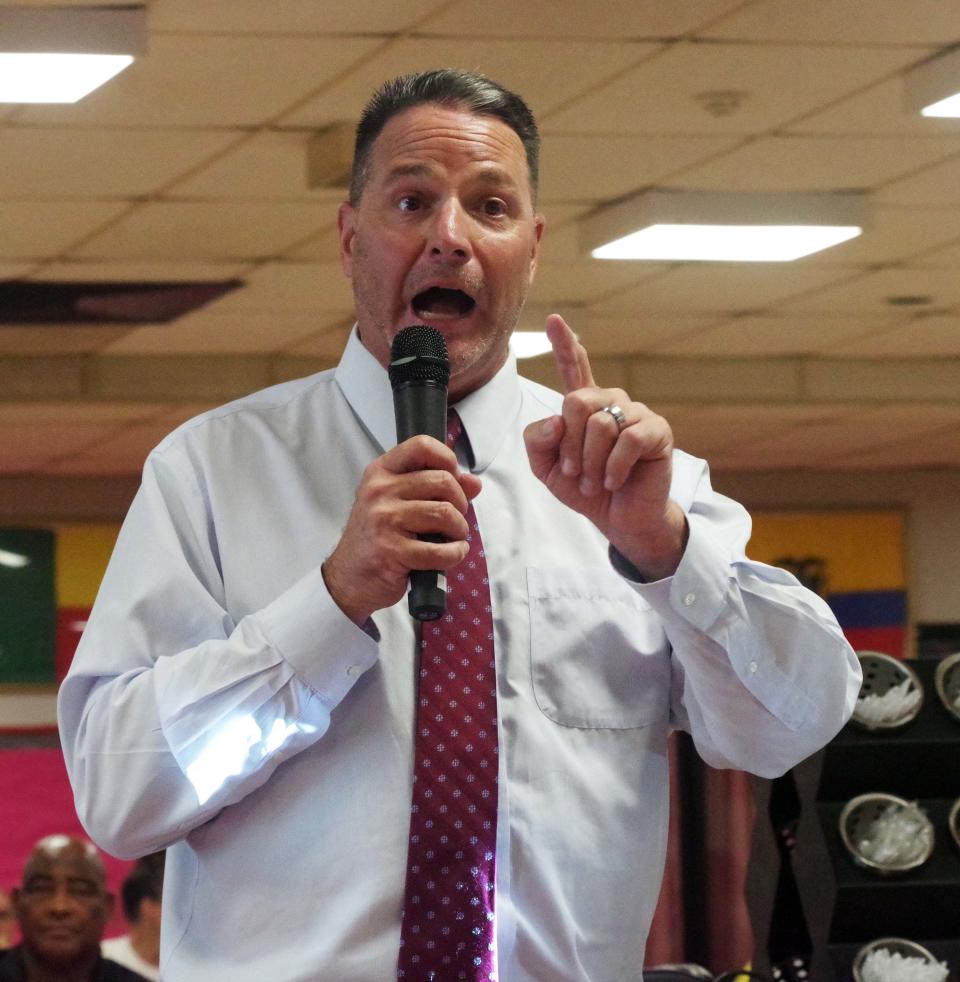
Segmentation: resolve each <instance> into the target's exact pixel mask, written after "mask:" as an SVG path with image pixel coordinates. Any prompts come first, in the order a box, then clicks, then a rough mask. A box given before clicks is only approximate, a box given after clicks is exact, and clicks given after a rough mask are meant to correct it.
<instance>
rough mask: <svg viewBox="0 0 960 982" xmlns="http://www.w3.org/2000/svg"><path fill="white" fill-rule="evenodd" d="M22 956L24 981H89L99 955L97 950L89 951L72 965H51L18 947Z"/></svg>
mask: <svg viewBox="0 0 960 982" xmlns="http://www.w3.org/2000/svg"><path fill="white" fill-rule="evenodd" d="M20 952H21V955H22V956H23V967H24V969H25V971H24V976H25V978H26V982H90V980H91V979H92V977H93V967H94V965H96V963H97V960H98V959H99V957H100V952H99V951H91V952H89V953H88V954H85V955H83V956H82V957H80V958H78V959H77V960H76V961H75V962H74V963H73V964H72V965H62V964H57V965H51V964H48V963H47V962H43V961H41V960H40V959H39V958H37V957H36V956H35V955H34V954H33V953H32V952H30V951H28V950H27V949H26V948H21V949H20Z"/></svg>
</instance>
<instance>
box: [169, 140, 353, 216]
mask: <svg viewBox="0 0 960 982" xmlns="http://www.w3.org/2000/svg"><path fill="white" fill-rule="evenodd" d="M312 135H313V134H312V132H310V131H307V130H270V131H269V132H265V133H257V134H255V135H254V136H252V137H251V138H250V139H248V140H244V141H243V142H242V143H240V144H238V145H237V146H236V147H235V148H234V149H232V150H230V151H229V152H228V153H226V154H224V155H222V156H221V157H218V158H217V159H215V160H214V161H213V162H212V163H211V164H210V165H209V166H208V167H204V168H203V169H201V170H199V171H198V172H197V173H195V174H193V175H191V176H190V177H188V178H186V179H185V180H183V181H179V182H178V183H177V184H176V185H175V186H174V187H173V188H171V189H170V190H169V191H168V192H167V196H168V197H172V198H203V199H206V200H212V201H217V200H224V199H230V198H258V199H262V200H284V199H295V200H301V201H313V202H325V203H328V204H329V207H330V215H331V221H333V220H334V218H335V216H336V211H337V205H338V204H339V203H340V202H341V201H343V200H344V198H345V197H346V189H345V188H318V189H311V188H309V187H308V186H307V143H308V142H309V140H310V138H311V136H312Z"/></svg>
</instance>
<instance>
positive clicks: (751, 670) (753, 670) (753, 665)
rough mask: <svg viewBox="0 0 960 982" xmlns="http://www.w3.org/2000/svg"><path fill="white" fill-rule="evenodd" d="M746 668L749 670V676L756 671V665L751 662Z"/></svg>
mask: <svg viewBox="0 0 960 982" xmlns="http://www.w3.org/2000/svg"><path fill="white" fill-rule="evenodd" d="M748 667H749V668H750V674H751V675H753V673H754V672H756V670H757V663H756V662H755V661H752V662H750V665H749V666H748Z"/></svg>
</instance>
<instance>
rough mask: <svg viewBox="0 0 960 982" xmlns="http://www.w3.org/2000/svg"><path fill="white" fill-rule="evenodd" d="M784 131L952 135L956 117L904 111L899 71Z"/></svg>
mask: <svg viewBox="0 0 960 982" xmlns="http://www.w3.org/2000/svg"><path fill="white" fill-rule="evenodd" d="M786 132H788V133H802V134H809V135H814V136H815V135H818V134H837V133H839V134H841V135H845V136H900V137H903V136H904V135H906V134H914V135H915V136H954V135H956V133H957V125H956V120H950V119H928V118H927V117H925V116H921V115H920V113H918V112H916V111H914V110H908V109H907V108H906V107H905V105H904V101H903V78H902V76H901V74H899V73H898V74H897V75H895V76H894V77H893V78H887V79H884V80H883V81H881V82H877V84H876V85H872V86H870V88H868V89H866V90H865V91H863V92H856V93H854V94H853V95H851V96H849V97H847V98H845V99H842V100H841V101H840V102H838V103H836V104H834V105H829V106H827V107H826V108H824V109H822V110H820V111H818V112H814V113H811V114H810V115H808V116H806V117H805V118H803V119H801V120H799V121H798V122H796V123H792V124H791V125H790V126H789V127H787V129H786Z"/></svg>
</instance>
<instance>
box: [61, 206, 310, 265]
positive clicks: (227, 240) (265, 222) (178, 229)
mask: <svg viewBox="0 0 960 982" xmlns="http://www.w3.org/2000/svg"><path fill="white" fill-rule="evenodd" d="M327 220H328V214H327V209H326V208H325V207H324V206H321V205H304V204H293V203H286V202H269V203H268V202H251V201H234V202H223V203H207V202H173V201H163V202H152V203H148V204H145V205H143V206H142V207H140V208H137V209H136V210H135V211H132V212H131V213H130V215H128V216H126V217H124V219H123V220H122V221H120V222H118V223H117V224H116V225H114V226H113V227H111V228H109V229H107V230H106V231H104V232H103V233H101V234H100V235H98V236H96V237H95V238H93V239H91V240H90V241H89V242H87V243H86V244H85V245H83V246H82V247H81V248H79V249H76V250H73V252H72V253H71V258H78V259H109V260H127V261H129V260H151V259H153V260H157V259H170V260H175V261H182V260H185V259H210V260H223V261H229V260H244V259H256V258H267V257H270V256H273V255H276V254H277V253H279V252H281V251H283V250H285V249H289V248H290V247H291V246H293V245H294V244H295V243H296V242H298V241H299V240H301V239H305V238H307V237H308V236H311V235H314V234H316V232H317V229H319V228H321V227H323V226H324V225H325V224H326V222H327Z"/></svg>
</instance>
